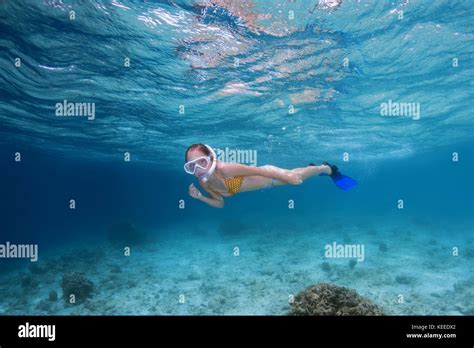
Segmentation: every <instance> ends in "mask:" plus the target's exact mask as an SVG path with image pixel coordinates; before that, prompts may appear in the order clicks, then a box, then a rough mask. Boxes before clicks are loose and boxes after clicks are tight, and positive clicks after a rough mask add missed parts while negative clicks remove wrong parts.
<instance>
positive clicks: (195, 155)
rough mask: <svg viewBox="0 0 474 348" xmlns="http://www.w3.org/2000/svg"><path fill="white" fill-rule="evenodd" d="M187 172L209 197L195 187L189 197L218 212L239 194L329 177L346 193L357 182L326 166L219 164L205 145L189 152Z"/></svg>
mask: <svg viewBox="0 0 474 348" xmlns="http://www.w3.org/2000/svg"><path fill="white" fill-rule="evenodd" d="M185 162H186V163H185V164H184V170H185V171H186V173H188V174H191V175H194V176H195V177H197V178H198V179H199V184H200V185H201V187H202V188H204V190H206V191H207V192H208V193H209V195H210V197H206V196H204V195H203V194H202V193H201V192H200V191H199V190H198V189H197V188H196V187H195V186H194V184H191V185H189V195H190V196H191V197H193V198H195V199H198V200H200V201H202V202H204V203H207V204H209V205H210V206H212V207H215V208H223V207H224V197H231V196H233V195H235V194H236V193H239V192H247V191H254V190H259V189H263V188H267V187H273V186H282V185H288V184H291V185H299V184H301V183H302V182H303V181H304V180H306V179H308V178H310V177H312V176H314V175H329V176H330V177H331V178H332V179H333V181H334V183H335V184H336V185H337V186H339V187H340V188H341V189H343V190H348V189H350V188H352V187H354V186H356V185H357V182H356V181H355V180H353V179H351V178H349V177H347V176H344V175H342V174H341V173H340V172H339V171H338V169H337V167H336V166H334V165H331V164H329V163H327V162H324V163H323V164H322V165H320V166H317V165H315V164H313V163H310V164H309V165H308V166H307V167H304V168H295V169H282V168H278V167H275V166H271V165H266V166H263V167H254V166H247V165H243V164H239V163H227V162H221V161H218V160H217V156H216V153H215V152H214V150H213V149H212V148H211V147H210V146H209V145H206V144H193V145H191V146H190V147H188V149H187V150H186V154H185Z"/></svg>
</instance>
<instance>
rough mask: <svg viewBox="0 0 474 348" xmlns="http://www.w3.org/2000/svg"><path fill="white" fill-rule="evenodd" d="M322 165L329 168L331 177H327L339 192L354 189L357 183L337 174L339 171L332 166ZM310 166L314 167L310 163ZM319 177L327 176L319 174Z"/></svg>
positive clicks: (325, 163)
mask: <svg viewBox="0 0 474 348" xmlns="http://www.w3.org/2000/svg"><path fill="white" fill-rule="evenodd" d="M323 164H324V165H327V166H329V167H331V171H332V173H331V175H329V176H330V177H331V179H332V181H333V182H334V183H335V184H336V185H337V187H339V188H340V189H341V190H344V191H347V190H350V189H351V188H354V187H356V186H357V181H355V180H354V179H352V178H349V177H348V176H345V175H343V174H341V173H340V172H339V169H338V168H337V167H336V166H335V165H332V164H329V163H327V162H324V163H323ZM310 165H314V164H312V163H310ZM320 175H327V174H320Z"/></svg>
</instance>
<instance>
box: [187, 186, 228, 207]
mask: <svg viewBox="0 0 474 348" xmlns="http://www.w3.org/2000/svg"><path fill="white" fill-rule="evenodd" d="M201 185H202V187H203V188H204V189H205V190H206V191H207V192H208V193H209V195H210V196H211V198H209V197H206V196H204V195H203V194H202V193H201V192H200V191H199V190H198V189H197V188H196V187H195V186H194V184H191V185H189V195H190V196H191V197H193V198H195V199H198V200H200V201H201V202H204V203H206V204H208V205H210V206H211V207H214V208H224V198H223V197H222V196H221V195H218V194H217V193H215V192H214V191H212V190H209V188H207V187H206V185H205V184H201Z"/></svg>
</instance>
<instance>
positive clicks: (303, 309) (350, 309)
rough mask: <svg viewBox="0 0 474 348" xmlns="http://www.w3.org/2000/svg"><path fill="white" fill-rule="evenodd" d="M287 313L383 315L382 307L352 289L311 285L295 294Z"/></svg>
mask: <svg viewBox="0 0 474 348" xmlns="http://www.w3.org/2000/svg"><path fill="white" fill-rule="evenodd" d="M291 306H292V308H291V310H290V312H289V313H288V314H289V315H338V316H339V315H384V313H383V311H382V309H381V308H380V307H378V306H377V305H375V304H374V303H372V302H371V301H370V300H368V299H366V298H364V297H362V296H360V295H359V294H357V292H355V291H354V290H352V289H348V288H345V287H339V286H336V285H334V284H328V283H319V284H316V285H312V286H310V287H308V288H306V289H304V290H303V291H301V292H300V293H299V294H298V295H296V296H295V300H294V302H293V303H292V304H291Z"/></svg>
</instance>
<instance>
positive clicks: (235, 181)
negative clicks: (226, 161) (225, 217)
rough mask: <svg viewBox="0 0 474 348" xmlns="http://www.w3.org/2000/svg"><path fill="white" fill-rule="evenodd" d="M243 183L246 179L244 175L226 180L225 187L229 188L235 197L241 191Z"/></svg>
mask: <svg viewBox="0 0 474 348" xmlns="http://www.w3.org/2000/svg"><path fill="white" fill-rule="evenodd" d="M243 181H244V177H243V176H242V175H238V176H234V177H233V178H227V179H224V183H225V186H227V189H228V190H229V192H230V193H232V194H233V195H235V194H236V193H237V192H239V191H240V188H241V187H242V182H243Z"/></svg>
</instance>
